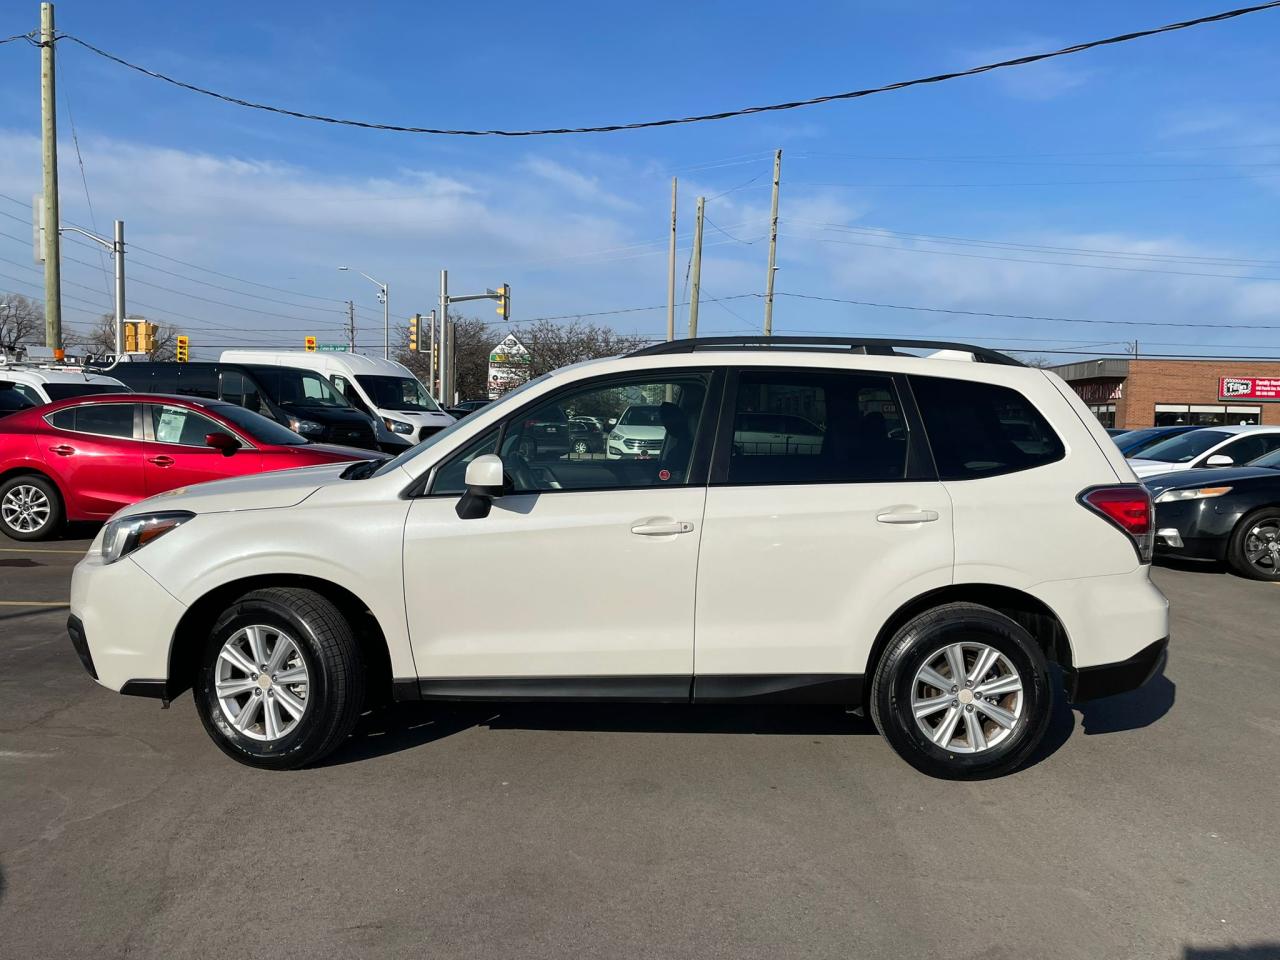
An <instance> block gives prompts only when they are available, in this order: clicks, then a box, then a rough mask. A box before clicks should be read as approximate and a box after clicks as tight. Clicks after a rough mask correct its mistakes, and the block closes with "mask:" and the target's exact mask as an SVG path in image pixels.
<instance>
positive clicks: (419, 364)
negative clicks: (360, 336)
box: [396, 317, 498, 400]
mask: <svg viewBox="0 0 1280 960" xmlns="http://www.w3.org/2000/svg"><path fill="white" fill-rule="evenodd" d="M453 324H454V326H453V350H454V370H453V376H454V383H455V384H456V385H457V390H458V395H459V396H460V397H462V398H463V399H464V400H466V399H471V398H478V397H483V396H485V389H486V387H485V383H486V381H487V379H488V376H489V349H490V348H491V347H492V346H493V344H495V343H497V342H498V336H497V335H496V334H494V333H492V332H491V331H490V329H489V326H488V324H486V323H485V322H484V321H483V320H477V319H476V318H475V317H455V318H454V321H453ZM430 343H431V341H430V338H429V336H428V335H427V331H426V330H425V329H424V330H423V331H421V332H420V333H419V334H418V344H419V345H420V347H421V349H420V350H416V351H412V350H410V349H409V331H408V328H405V329H403V330H402V331H401V332H400V343H399V345H398V346H397V348H396V359H397V360H399V361H400V362H401V363H403V364H404V365H405V366H406V367H408V368H409V369H410V370H412V371H413V374H414V376H416V377H417V378H418V379H419V380H421V381H422V382H423V383H427V382H428V380H429V379H430V377H431V352H430V350H431V348H430ZM442 399H443V398H442Z"/></svg>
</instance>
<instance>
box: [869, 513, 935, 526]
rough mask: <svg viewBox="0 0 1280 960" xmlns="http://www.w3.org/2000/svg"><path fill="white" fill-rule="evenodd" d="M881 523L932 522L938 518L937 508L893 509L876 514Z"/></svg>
mask: <svg viewBox="0 0 1280 960" xmlns="http://www.w3.org/2000/svg"><path fill="white" fill-rule="evenodd" d="M876 519H877V520H879V521H880V522H881V523H931V522H932V521H934V520H937V519H938V511H937V510H891V511H889V512H887V513H878V514H876Z"/></svg>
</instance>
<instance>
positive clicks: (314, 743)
mask: <svg viewBox="0 0 1280 960" xmlns="http://www.w3.org/2000/svg"><path fill="white" fill-rule="evenodd" d="M364 680H365V677H364V664H363V663H362V661H361V658H360V650H359V645H358V643H357V641H356V638H355V635H354V633H353V632H352V630H351V625H350V624H349V623H347V621H346V619H345V618H344V617H343V616H342V614H341V612H339V610H338V609H337V608H336V607H335V606H334V605H333V604H332V603H330V602H329V601H328V600H326V599H325V598H324V597H322V596H321V595H320V594H318V593H316V592H315V591H312V590H303V589H296V588H270V589H266V590H255V591H253V592H252V593H247V594H245V595H244V596H242V597H240V598H239V599H238V600H237V601H236V602H235V603H234V604H232V606H231V607H230V608H229V609H228V610H227V611H226V612H225V613H224V614H223V615H222V616H221V617H220V618H219V619H218V621H217V623H216V624H215V625H214V627H213V630H212V631H211V632H210V634H209V639H208V642H207V643H206V645H205V649H204V655H203V657H202V658H201V663H200V670H199V675H198V677H197V680H196V689H195V701H196V709H197V711H198V713H199V714H200V720H201V722H202V723H203V724H204V728H205V730H206V731H207V732H208V734H209V736H210V737H212V738H213V741H214V743H216V744H217V745H218V747H219V748H220V749H221V750H222V752H223V753H225V754H227V755H228V756H229V757H231V758H232V759H234V760H238V761H240V762H241V763H244V764H248V765H249V766H254V767H265V768H268V769H275V770H287V769H293V768H296V767H301V766H305V765H307V764H309V763H314V762H316V761H317V760H320V759H321V758H322V757H324V756H326V755H327V754H329V753H331V752H332V751H333V750H334V749H335V748H336V747H337V746H338V745H339V744H340V743H342V741H343V740H345V739H346V737H347V735H348V734H350V733H351V729H352V727H353V726H355V722H356V718H357V717H358V716H359V713H360V710H361V709H362V707H363V701H364Z"/></svg>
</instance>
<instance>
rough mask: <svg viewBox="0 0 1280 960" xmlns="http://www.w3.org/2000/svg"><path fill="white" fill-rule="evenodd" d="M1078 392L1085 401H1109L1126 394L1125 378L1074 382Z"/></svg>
mask: <svg viewBox="0 0 1280 960" xmlns="http://www.w3.org/2000/svg"><path fill="white" fill-rule="evenodd" d="M1071 386H1072V387H1073V388H1075V391H1076V393H1078V394H1080V399H1081V400H1083V401H1084V402H1085V403H1109V402H1111V401H1112V400H1119V399H1120V398H1121V397H1123V396H1124V381H1123V380H1103V381H1101V382H1095V383H1073V384H1072V385H1071Z"/></svg>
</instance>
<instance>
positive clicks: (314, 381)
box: [253, 367, 354, 410]
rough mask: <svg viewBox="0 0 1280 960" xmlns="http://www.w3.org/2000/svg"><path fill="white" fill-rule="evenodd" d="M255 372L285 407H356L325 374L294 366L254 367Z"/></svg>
mask: <svg viewBox="0 0 1280 960" xmlns="http://www.w3.org/2000/svg"><path fill="white" fill-rule="evenodd" d="M253 376H254V379H256V380H257V381H258V383H259V385H260V386H261V387H262V389H263V390H264V391H265V392H266V394H267V396H268V397H270V398H271V399H272V400H273V401H274V402H275V403H278V404H280V406H282V407H343V408H345V409H348V410H351V409H354V408H353V407H352V406H351V404H349V403H347V401H346V398H345V397H343V396H342V394H340V393H339V392H338V391H337V390H335V389H334V388H333V387H332V386H331V385H330V384H329V381H328V380H326V379H325V378H324V377H323V376H321V375H320V374H318V373H312V372H311V371H310V370H297V369H295V368H293V367H255V368H254V369H253Z"/></svg>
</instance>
